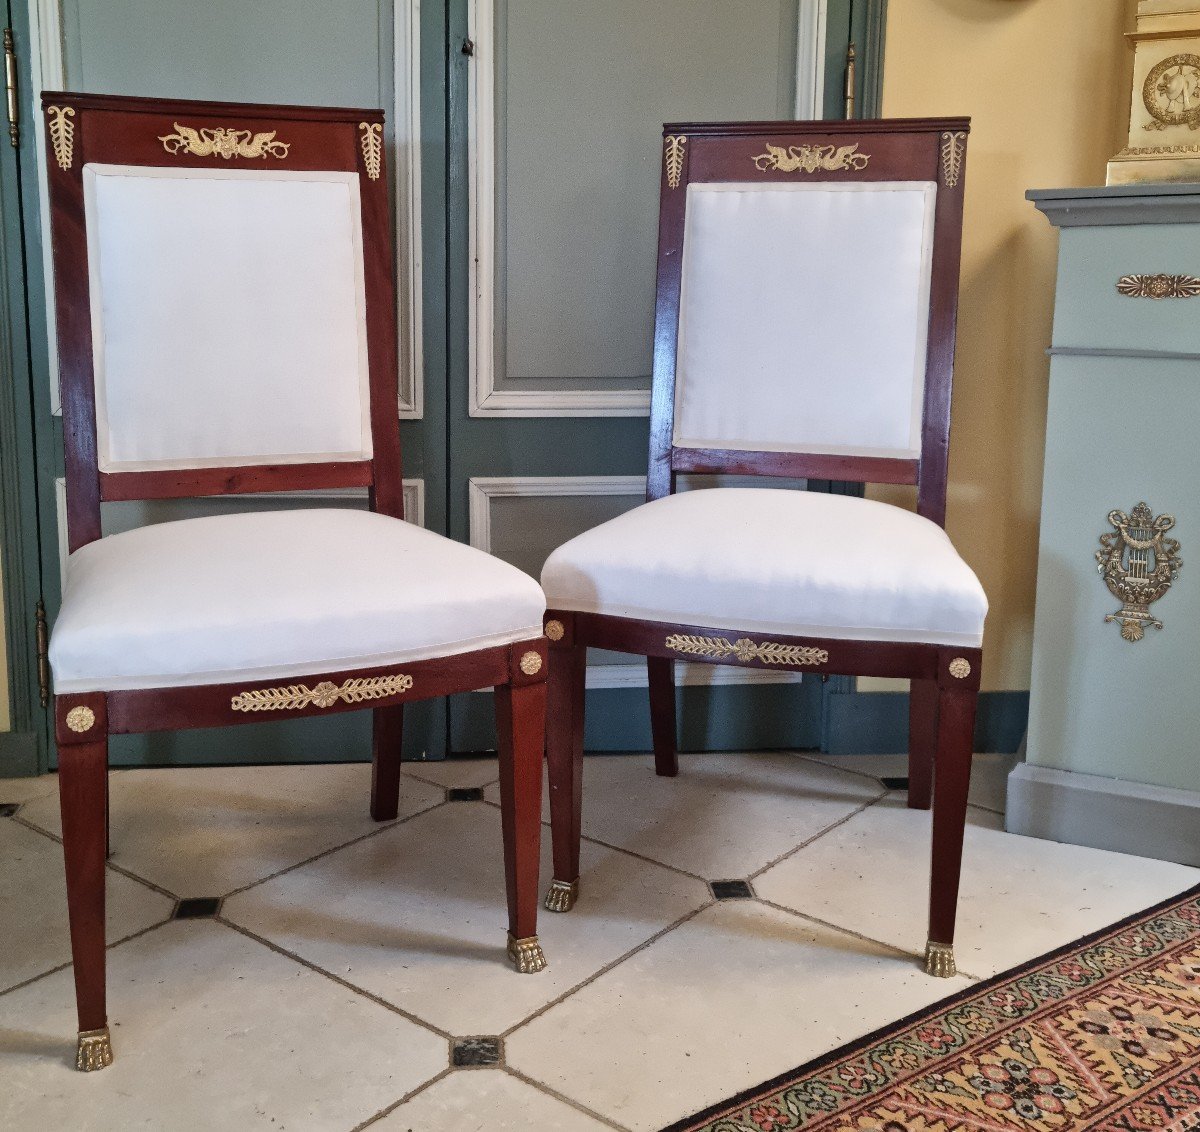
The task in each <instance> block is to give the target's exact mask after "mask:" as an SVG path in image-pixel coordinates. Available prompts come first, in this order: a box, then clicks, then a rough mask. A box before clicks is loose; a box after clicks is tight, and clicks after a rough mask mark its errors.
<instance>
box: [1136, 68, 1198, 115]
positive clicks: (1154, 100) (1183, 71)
mask: <svg viewBox="0 0 1200 1132" xmlns="http://www.w3.org/2000/svg"><path fill="white" fill-rule="evenodd" d="M1142 101H1143V102H1144V103H1145V104H1146V110H1147V112H1148V113H1149V114H1150V117H1152V118H1153V119H1154V121H1153V122H1150V123H1149V124H1148V125H1147V126H1146V127H1145V129H1147V130H1165V129H1166V128H1167V127H1168V126H1187V127H1188V128H1189V129H1192V130H1200V55H1171V56H1169V57H1168V58H1166V59H1163V60H1162V62H1160V63H1158V64H1157V65H1156V66H1154V67H1152V68H1151V69H1150V73H1149V74H1148V75H1147V76H1146V81H1145V83H1144V84H1143V85H1142Z"/></svg>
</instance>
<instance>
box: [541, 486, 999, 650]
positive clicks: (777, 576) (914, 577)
mask: <svg viewBox="0 0 1200 1132" xmlns="http://www.w3.org/2000/svg"><path fill="white" fill-rule="evenodd" d="M542 587H543V588H544V589H545V591H546V598H547V601H548V603H549V605H550V608H551V609H563V610H575V611H580V612H587V613H607V614H611V615H612V616H615V617H632V618H636V619H638V620H643V621H666V622H672V623H679V624H689V625H701V626H705V627H709V628H714V629H726V628H727V629H732V630H746V631H748V632H757V633H777V634H781V635H784V636H796V637H833V638H839V639H842V640H874V641H922V642H931V643H936V644H947V645H959V646H962V647H966V648H970V647H975V646H978V645H979V644H980V643H981V642H982V640H983V620H984V617H985V616H986V614H987V597H986V596H985V595H984V592H983V587H982V586H980V584H979V580H978V579H977V578H976V577H975V575H974V573H973V572H972V571H971V568H970V567H969V566H968V565H967V564H966V563H965V562H964V561H963V560H962V559H961V558H960V557H959V556H958V552H957V551H955V549H954V546H953V545H952V544H951V542H950V539H949V537H948V536H947V535H946V532H945V531H943V530H942V529H941V527H939V526H937V524H936V523H932V522H930V521H929V520H928V519H923V518H921V517H920V516H919V515H914V514H913V513H912V512H909V511H905V510H902V509H901V508H899V507H893V506H891V505H889V504H886V503H878V502H875V501H873V500H869V499H858V498H855V497H852V496H844V495H826V494H819V493H817V492H807V491H788V490H775V489H771V488H711V489H703V490H699V491H689V492H684V493H682V494H679V495H671V496H667V497H666V498H663V499H656V500H655V501H654V502H652V503H647V504H644V505H643V506H641V507H636V508H634V509H633V510H632V511H629V512H626V513H625V514H624V515H620V516H618V517H617V518H616V519H612V520H610V521H609V522H607V523H604V524H603V525H601V526H599V527H596V528H594V529H593V530H590V531H588V532H586V533H585V534H582V535H580V536H579V537H578V538H574V539H572V540H571V541H570V542H568V543H566V544H565V545H563V546H561V547H559V548H558V549H557V550H556V551H555V552H554V553H553V554H552V555H550V557H549V558H548V559H547V561H546V565H545V568H544V569H543V570H542Z"/></svg>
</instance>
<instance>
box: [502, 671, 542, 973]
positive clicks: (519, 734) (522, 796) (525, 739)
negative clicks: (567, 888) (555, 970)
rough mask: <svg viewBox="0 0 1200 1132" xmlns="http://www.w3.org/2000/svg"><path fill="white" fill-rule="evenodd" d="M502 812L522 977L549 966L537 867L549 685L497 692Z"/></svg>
mask: <svg viewBox="0 0 1200 1132" xmlns="http://www.w3.org/2000/svg"><path fill="white" fill-rule="evenodd" d="M496 732H497V739H498V746H499V748H500V810H501V823H502V825H503V828H504V876H505V882H506V885H507V889H508V954H509V958H510V959H512V961H513V963H514V964H515V965H516V968H517V970H518V971H520V972H521V973H522V974H532V973H533V972H535V971H540V970H542V968H543V967H545V966H546V958H545V956H544V955H543V954H542V948H541V945H540V944H539V943H538V938H537V912H538V867H539V863H540V861H539V858H540V856H541V848H542V761H543V757H544V751H545V741H546V684H545V682H544V681H541V682H539V683H536V684H527V685H525V686H524V687H513V686H512V685H504V686H502V687H499V688H497V689H496Z"/></svg>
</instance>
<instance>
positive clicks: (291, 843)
mask: <svg viewBox="0 0 1200 1132" xmlns="http://www.w3.org/2000/svg"><path fill="white" fill-rule="evenodd" d="M109 784H110V785H109V791H110V796H111V807H112V810H111V814H112V817H111V820H112V850H113V857H112V861H113V864H115V865H120V866H121V867H122V868H124V869H128V870H129V871H130V872H131V873H133V874H134V875H135V876H139V877H142V878H144V879H145V880H148V881H151V882H152V883H154V884H157V885H159V886H160V887H161V888H164V889H166V890H167V891H168V892H172V893H174V894H175V895H176V896H223V895H225V894H226V893H227V892H232V891H233V890H235V889H238V888H241V887H243V886H245V885H248V884H253V883H254V882H255V881H257V880H261V879H263V878H264V877H268V876H270V875H272V874H273V873H276V872H278V871H279V870H280V869H284V868H287V867H288V866H290V865H294V864H296V863H297V862H299V861H303V860H306V859H307V858H309V857H312V856H314V855H316V854H317V853H323V852H325V851H326V850H329V849H333V848H335V847H336V846H338V845H344V844H345V843H346V842H347V841H350V840H352V839H353V838H356V837H361V836H362V835H363V834H366V833H370V832H372V831H373V830H377V829H378V828H379V825H378V824H377V823H376V822H373V821H372V820H371V815H370V813H369V812H368V807H369V804H370V790H371V767H370V765H369V764H367V763H330V764H325V765H307V766H247V767H194V768H183V767H179V768H172V769H170V770H118V771H113V772H112V773H111V775H110V776H109ZM443 798H444V795H443V793H442V791H441V790H439V789H438V788H437V787H436V786H430V785H428V784H427V783H424V782H418V781H417V780H416V779H412V778H407V777H406V778H404V779H403V781H402V785H401V791H400V815H401V816H402V817H404V816H408V815H411V814H415V813H418V812H420V811H421V810H423V809H428V808H429V807H430V806H434V805H437V804H438V803H439V802H441V801H442V800H443ZM21 817H22V819H24V820H26V821H29V822H31V823H33V824H34V825H37V826H39V827H41V828H43V829H46V830H49V831H50V832H52V833H55V834H59V833H61V830H62V825H61V822H60V819H59V814H58V796H57V792H56V793H55V794H54V795H53V796H48V797H44V798H41V799H39V800H37V801H34V802H30V803H29V804H27V805H26V806H24V807H23V808H22V810H21Z"/></svg>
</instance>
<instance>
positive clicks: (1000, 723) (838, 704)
mask: <svg viewBox="0 0 1200 1132" xmlns="http://www.w3.org/2000/svg"><path fill="white" fill-rule="evenodd" d="M825 712H826V715H825V743H824V745H823V749H824V750H825V752H826V753H827V754H830V755H897V754H903V753H905V752H906V751H907V750H908V693H907V692H850V693H848V694H845V695H833V696H830V697H829V698H828V699H827V700H826V707H825ZM1028 719H1029V693H1028V692H981V693H980V695H979V712H978V714H977V716H976V719H975V750H977V751H986V752H987V753H988V754H996V755H1011V754H1013V753H1014V752H1015V751H1016V750H1017V748H1018V747H1019V746H1020V743H1021V739H1022V738H1023V737H1024V735H1025V728H1026V724H1027V722H1028Z"/></svg>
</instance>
